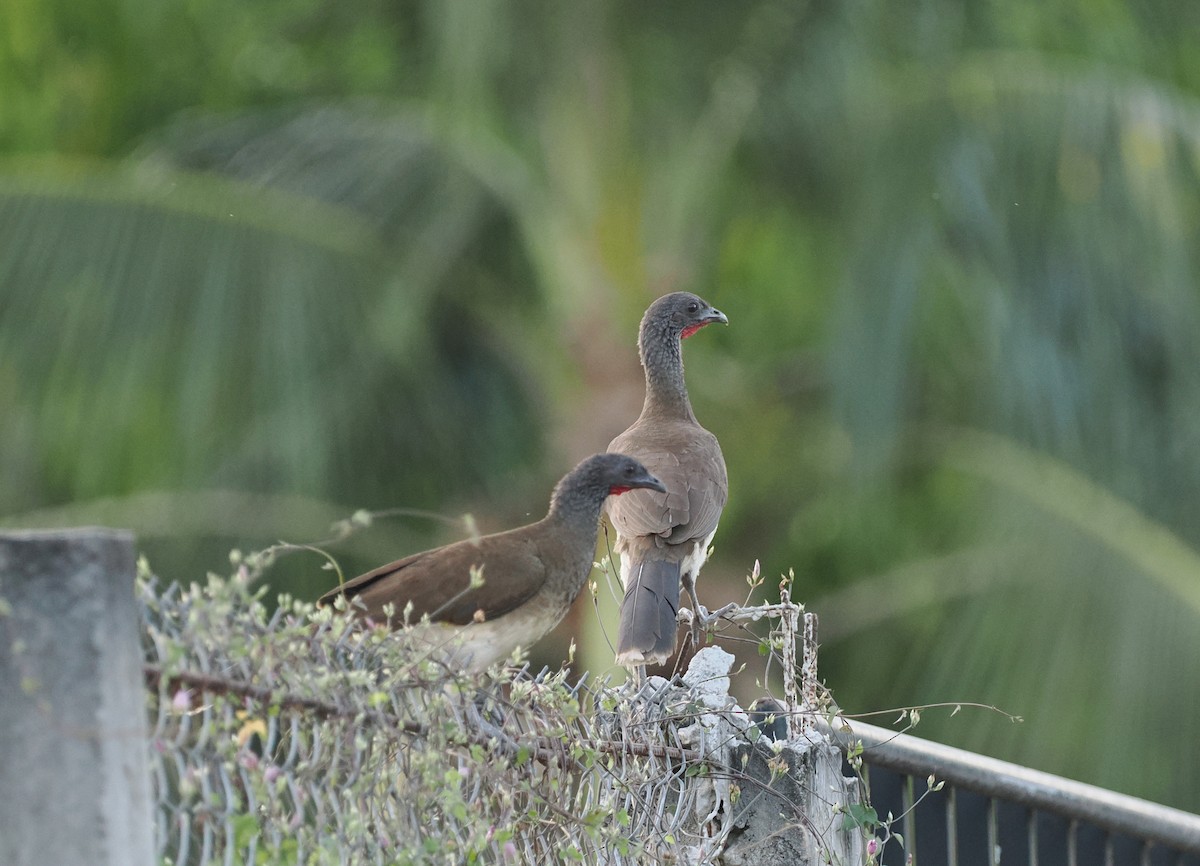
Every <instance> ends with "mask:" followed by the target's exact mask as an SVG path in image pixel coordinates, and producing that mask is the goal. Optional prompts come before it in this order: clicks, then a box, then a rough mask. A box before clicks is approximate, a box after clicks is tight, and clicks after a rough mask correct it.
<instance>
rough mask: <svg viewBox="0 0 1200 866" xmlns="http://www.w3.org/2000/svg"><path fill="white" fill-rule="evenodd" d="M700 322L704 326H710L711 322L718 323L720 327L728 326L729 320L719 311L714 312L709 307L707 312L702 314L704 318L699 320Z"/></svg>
mask: <svg viewBox="0 0 1200 866" xmlns="http://www.w3.org/2000/svg"><path fill="white" fill-rule="evenodd" d="M701 321H702V322H704V324H706V325H711V324H712V323H713V322H720V323H721V324H722V325H728V324H729V319H728V318H727V317H726V316H725V314H724V313H722V312H721V311H720V310H714V309H712V308H711V307H710V308H709V309H708V312H706V313H705V314H704V318H703V319H701Z"/></svg>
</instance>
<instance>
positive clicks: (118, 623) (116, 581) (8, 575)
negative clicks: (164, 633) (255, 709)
mask: <svg viewBox="0 0 1200 866" xmlns="http://www.w3.org/2000/svg"><path fill="white" fill-rule="evenodd" d="M134 569H135V562H134V548H133V536H132V535H131V534H130V533H128V532H122V531H117V530H110V529H75V530H61V531H48V532H6V533H0V801H3V804H4V805H3V808H0V863H3V864H5V866H35V864H37V866H41V864H51V863H52V864H55V866H76V864H78V866H84V864H89V866H90V864H97V866H140V864H145V866H149V864H151V863H152V862H153V857H154V850H153V844H154V843H153V833H152V825H151V817H152V816H151V803H150V776H149V771H148V765H147V760H146V748H147V746H146V719H145V707H146V701H145V691H144V688H143V685H142V653H141V649H140V647H139V641H138V625H137V614H136V606H135V604H134V587H133V581H134Z"/></svg>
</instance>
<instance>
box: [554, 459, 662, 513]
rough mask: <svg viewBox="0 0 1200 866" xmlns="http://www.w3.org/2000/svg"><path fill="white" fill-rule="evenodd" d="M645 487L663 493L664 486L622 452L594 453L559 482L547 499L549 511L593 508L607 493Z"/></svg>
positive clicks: (598, 506)
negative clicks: (551, 495)
mask: <svg viewBox="0 0 1200 866" xmlns="http://www.w3.org/2000/svg"><path fill="white" fill-rule="evenodd" d="M641 488H646V489H649V490H657V491H659V492H660V493H665V492H666V490H667V488H666V487H664V486H663V483H662V482H661V481H659V480H658V479H657V478H655V477H654V476H653V475H651V474H650V470H648V469H647V468H646V467H645V466H643V465H642V464H641V463H639V462H638V461H636V460H634V459H633V458H632V457H626V456H625V455H624V454H593V455H592V456H591V457H589V458H587V459H586V460H584V461H583V462H582V463H580V464H579V465H578V466H576V467H575V468H574V469H572V470H571V471H570V472H568V473H567V475H566V476H565V477H564V478H563V479H562V481H560V482H558V486H556V487H555V488H554V495H553V497H551V499H550V510H551V512H554V511H556V510H560V509H562V508H587V509H592V508H594V509H595V513H596V516H599V513H600V506H601V505H603V504H604V500H605V499H607V498H608V497H609V496H619V495H620V494H622V493H625V492H627V491H629V490H638V489H641Z"/></svg>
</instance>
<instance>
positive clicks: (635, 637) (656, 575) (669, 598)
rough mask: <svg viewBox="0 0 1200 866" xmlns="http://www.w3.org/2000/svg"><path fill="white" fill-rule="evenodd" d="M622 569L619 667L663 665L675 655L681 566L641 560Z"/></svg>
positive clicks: (673, 563)
mask: <svg viewBox="0 0 1200 866" xmlns="http://www.w3.org/2000/svg"><path fill="white" fill-rule="evenodd" d="M626 555H628V554H626ZM623 565H626V566H627V567H626V568H623V569H622V574H621V577H622V578H624V580H625V598H624V599H622V600H621V625H620V627H619V628H618V629H617V664H621V665H625V666H627V667H632V666H634V665H645V664H661V663H662V662H665V661H666V660H667V659H669V658H670V657H671V654H672V653H674V652H675V631H676V620H675V614H676V613H677V612H678V611H679V563H678V562H668V561H666V560H661V559H657V560H655V559H638V560H634V561H633V562H628V563H623Z"/></svg>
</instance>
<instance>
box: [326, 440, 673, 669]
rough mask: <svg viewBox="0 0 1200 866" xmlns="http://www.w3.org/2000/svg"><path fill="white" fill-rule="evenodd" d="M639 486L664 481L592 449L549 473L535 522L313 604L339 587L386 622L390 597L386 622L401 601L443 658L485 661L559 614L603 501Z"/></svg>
mask: <svg viewBox="0 0 1200 866" xmlns="http://www.w3.org/2000/svg"><path fill="white" fill-rule="evenodd" d="M639 488H645V489H649V490H657V491H662V490H665V489H666V488H664V487H663V484H662V482H661V481H659V480H658V479H657V478H655V477H654V476H653V475H651V474H650V473H649V472H648V471H647V470H646V467H645V466H643V465H642V464H641V463H639V462H638V461H636V460H634V459H633V458H632V457H626V456H625V455H623V454H595V455H593V456H591V457H589V458H587V459H586V460H584V461H583V462H582V463H580V464H579V465H578V466H576V467H575V468H574V469H572V470H571V471H570V472H568V473H567V475H566V476H564V477H563V479H562V480H561V481H559V482H558V484H557V485H556V486H555V488H554V493H553V494H552V495H551V497H550V511H549V513H548V514H547V515H546V516H545V517H544V518H542V519H541V520H539V521H538V522H537V523H531V524H529V525H528V526H522V527H520V528H519V529H510V530H508V531H507V532H498V533H496V534H494V535H485V536H483V537H482V538H476V539H467V540H464V541H459V542H455V543H454V544H448V545H446V546H445V547H439V548H436V549H434V550H426V551H424V552H422V553H414V554H413V555H412V556H407V557H405V558H404V559H399V560H397V561H395V562H393V563H390V564H389V565H385V566H382V567H381V568H377V569H375V570H374V571H370V572H368V573H366V574H364V575H362V576H360V577H356V578H354V579H353V580H351V581H347V582H346V583H344V584H342V585H341V586H338V587H336V588H335V589H332V590H330V591H329V592H327V593H325V595H323V596H321V598H320V600H319V601H318V604H331V603H332V602H333V601H334V600H335V599H336V598H338V597H339V596H345V597H346V598H348V599H350V600H351V601H352V605H351V607H352V609H355V610H357V611H358V613H359V614H360V615H362V616H365V617H369V618H371V619H373V620H375V621H377V622H385V621H387V614H386V613H385V612H384V607H385V605H388V604H392V605H394V611H393V613H392V617H391V620H390V621H389V622H388V624H389V625H390V626H391V627H392V628H400V627H401V626H403V625H404V618H405V613H404V611H405V608H406V606H407V605H408V604H410V603H411V604H412V609H411V611H410V612H409V615H408V618H409V622H411V623H418V622H420V621H421V618H422V617H424V616H426V615H428V617H429V623H428V624H423V625H420V626H418V628H420V629H422V630H423V633H422V638H423V639H425V640H427V641H429V642H430V643H431V644H436V645H437V646H438V647H440V648H442V650H443V652H444V657H445V658H446V659H447V661H448V662H450V663H452V664H456V665H458V666H461V667H463V668H465V669H467V670H471V671H482V670H485V669H486V668H487V667H488V666H489V665H491V664H493V663H494V662H496V661H499V660H501V659H504V658H507V657H508V656H510V655H511V654H512V652H513V650H514V649H516V648H517V647H518V646H522V647H528V646H530V645H531V644H533V643H534V642H536V641H537V640H539V639H540V638H541V637H542V636H543V635H545V634H546V632H548V631H550V629H552V628H554V626H555V625H557V624H558V623H559V621H560V620H561V619H562V618H563V616H565V615H566V613H567V609H568V608H569V607H570V606H571V603H572V602H573V601H574V600H575V597H576V596H577V595H579V591H580V590H581V589H582V588H583V584H584V582H585V581H586V580H587V576H588V574H590V573H591V570H592V563H593V560H594V558H595V553H596V534H597V531H598V525H599V522H600V509H601V508H602V507H603V505H604V500H605V499H606V498H608V497H609V496H616V495H619V494H621V493H624V492H626V491H628V490H634V489H639ZM473 571H474V572H475V573H476V574H477V575H478V576H479V577H481V578H482V584H480V583H479V581H478V580H474V581H473V580H472V572H473ZM354 603H359V604H354Z"/></svg>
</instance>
